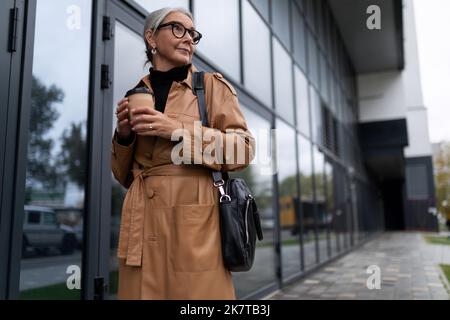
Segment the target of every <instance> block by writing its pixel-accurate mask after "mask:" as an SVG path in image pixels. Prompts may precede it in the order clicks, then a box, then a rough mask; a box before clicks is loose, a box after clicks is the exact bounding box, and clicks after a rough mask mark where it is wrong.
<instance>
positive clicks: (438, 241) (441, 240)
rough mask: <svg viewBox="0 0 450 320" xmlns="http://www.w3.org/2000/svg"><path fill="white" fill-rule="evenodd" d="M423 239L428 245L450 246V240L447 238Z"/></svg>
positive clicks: (427, 237)
mask: <svg viewBox="0 0 450 320" xmlns="http://www.w3.org/2000/svg"><path fill="white" fill-rule="evenodd" d="M424 238H425V241H426V242H428V243H430V244H443V245H450V238H448V237H438V236H424Z"/></svg>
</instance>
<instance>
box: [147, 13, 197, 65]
mask: <svg viewBox="0 0 450 320" xmlns="http://www.w3.org/2000/svg"><path fill="white" fill-rule="evenodd" d="M172 12H181V13H183V14H185V15H186V16H187V17H189V18H190V19H191V20H192V21H194V18H193V17H192V13H191V12H190V11H189V10H186V9H184V8H180V7H178V8H171V7H165V8H161V9H159V10H156V11H153V12H151V13H150V14H149V15H148V16H147V18H146V19H145V27H144V33H143V37H144V43H145V47H146V54H147V63H148V62H152V60H153V55H152V52H151V50H152V48H150V47H149V45H148V43H147V39H146V38H145V33H146V32H147V30H152V31H153V32H155V31H156V30H157V29H158V27H159V25H160V24H161V23H162V22H163V21H164V19H165V18H166V17H167V16H168V15H169V14H170V13H172Z"/></svg>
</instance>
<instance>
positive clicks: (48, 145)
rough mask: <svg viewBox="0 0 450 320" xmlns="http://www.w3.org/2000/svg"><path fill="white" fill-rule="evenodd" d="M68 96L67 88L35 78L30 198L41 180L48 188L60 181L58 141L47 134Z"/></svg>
mask: <svg viewBox="0 0 450 320" xmlns="http://www.w3.org/2000/svg"><path fill="white" fill-rule="evenodd" d="M63 100H64V92H63V91H62V90H61V89H60V88H58V87H56V86H55V85H51V86H50V87H46V86H45V85H44V84H43V83H42V82H41V81H40V80H39V79H38V78H37V77H35V76H33V78H32V88H31V108H30V113H31V114H30V128H29V141H28V159H27V160H28V163H27V177H26V178H27V179H26V181H27V186H26V200H28V201H29V200H30V197H31V188H32V186H34V185H36V184H40V185H41V186H42V187H44V188H54V187H55V186H56V185H57V183H58V173H57V171H56V166H55V164H54V161H52V154H51V151H52V148H53V145H54V141H53V139H52V138H51V137H48V136H46V135H47V134H48V133H49V132H50V131H51V129H52V128H53V126H54V124H55V121H56V120H57V119H58V118H59V113H58V111H57V110H56V108H55V107H54V104H55V103H61V102H62V101H63Z"/></svg>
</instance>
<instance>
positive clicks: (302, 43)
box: [292, 6, 306, 71]
mask: <svg viewBox="0 0 450 320" xmlns="http://www.w3.org/2000/svg"><path fill="white" fill-rule="evenodd" d="M292 23H293V36H294V58H295V60H296V61H297V63H298V64H300V66H301V67H302V69H303V70H305V71H306V40H305V37H306V35H305V21H304V20H303V16H302V15H301V13H300V12H299V11H298V9H297V8H296V7H295V6H293V8H292Z"/></svg>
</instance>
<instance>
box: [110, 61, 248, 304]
mask: <svg viewBox="0 0 450 320" xmlns="http://www.w3.org/2000/svg"><path fill="white" fill-rule="evenodd" d="M195 71H197V70H196V68H195V66H194V65H192V66H191V68H190V70H189V72H188V77H187V79H185V80H184V81H181V82H174V83H173V85H172V87H171V89H170V92H169V96H168V99H167V104H166V107H165V111H164V113H165V114H167V115H168V116H170V117H174V118H176V119H178V120H180V121H181V122H182V124H183V128H184V129H186V131H185V134H184V135H183V140H184V141H188V142H189V141H190V142H191V146H192V148H191V155H192V163H194V160H193V159H194V158H193V157H194V154H195V149H194V144H195V143H196V142H194V138H195V139H197V143H198V144H197V146H198V147H199V148H201V150H202V151H204V150H205V148H207V145H208V144H209V143H210V141H202V139H200V140H199V139H198V137H197V136H195V137H194V121H199V120H200V116H199V111H198V104H197V97H196V96H195V95H194V94H193V93H192V85H191V81H192V73H193V72H195ZM139 85H145V86H147V87H148V88H149V89H150V90H152V89H151V83H150V82H149V79H148V77H144V78H143V79H142V80H141V81H140V82H139V84H138V86H139ZM205 100H206V104H207V112H208V119H209V124H210V127H212V128H214V130H215V132H216V133H218V134H219V135H220V136H221V137H222V138H223V155H224V156H225V155H227V151H226V147H228V148H230V146H233V148H235V147H236V146H237V144H238V143H241V145H242V144H243V145H244V146H245V151H246V156H245V161H244V163H242V161H239V163H238V161H237V159H239V158H238V157H236V156H235V157H234V158H236V160H235V161H234V162H233V161H232V160H233V158H226V157H227V156H225V159H224V160H223V161H222V162H219V161H215V162H213V163H210V162H208V163H207V162H204V161H203V162H202V163H201V164H186V163H185V164H181V165H177V164H174V163H173V162H172V160H171V152H172V148H173V147H174V146H175V145H176V144H178V143H179V142H175V141H170V140H168V139H163V138H159V137H143V136H137V137H136V138H135V139H134V141H133V142H132V143H131V144H130V145H129V146H122V145H120V144H118V143H117V137H116V134H115V135H114V137H113V139H112V163H111V164H112V171H113V174H114V177H115V178H116V179H117V181H118V182H119V183H120V184H121V185H123V186H124V187H125V188H128V191H127V194H126V197H125V200H124V203H123V208H122V218H121V225H120V236H119V245H118V258H119V287H118V298H119V299H235V290H234V287H233V282H232V277H231V273H230V272H229V271H228V270H226V269H225V268H224V266H223V262H222V254H221V242H220V228H219V210H218V192H217V189H216V188H214V186H213V181H212V177H211V169H214V170H222V171H236V170H241V169H243V168H245V167H247V166H248V164H249V163H250V162H251V160H252V159H253V157H254V150H255V145H254V142H255V140H254V138H253V136H252V134H251V133H250V132H249V131H248V128H247V124H246V121H245V119H244V117H243V114H242V112H241V111H240V108H239V104H238V99H237V96H236V91H235V90H234V88H233V87H232V86H231V85H230V84H229V83H228V82H227V81H226V80H225V79H224V78H223V76H222V75H221V74H219V73H213V74H209V73H206V74H205ZM226 129H241V130H240V131H234V132H231V133H230V132H226ZM201 130H202V131H204V130H207V129H206V128H204V127H201ZM189 138H190V140H189ZM226 140H228V143H230V144H227V142H226ZM185 150H189V149H187V148H186V149H185V148H183V150H182V151H181V153H180V155H183V154H184V152H185ZM235 150H236V149H235ZM197 154H198V153H197ZM212 154H213V155H215V153H212ZM200 160H201V159H200ZM197 161H198V159H197Z"/></svg>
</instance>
